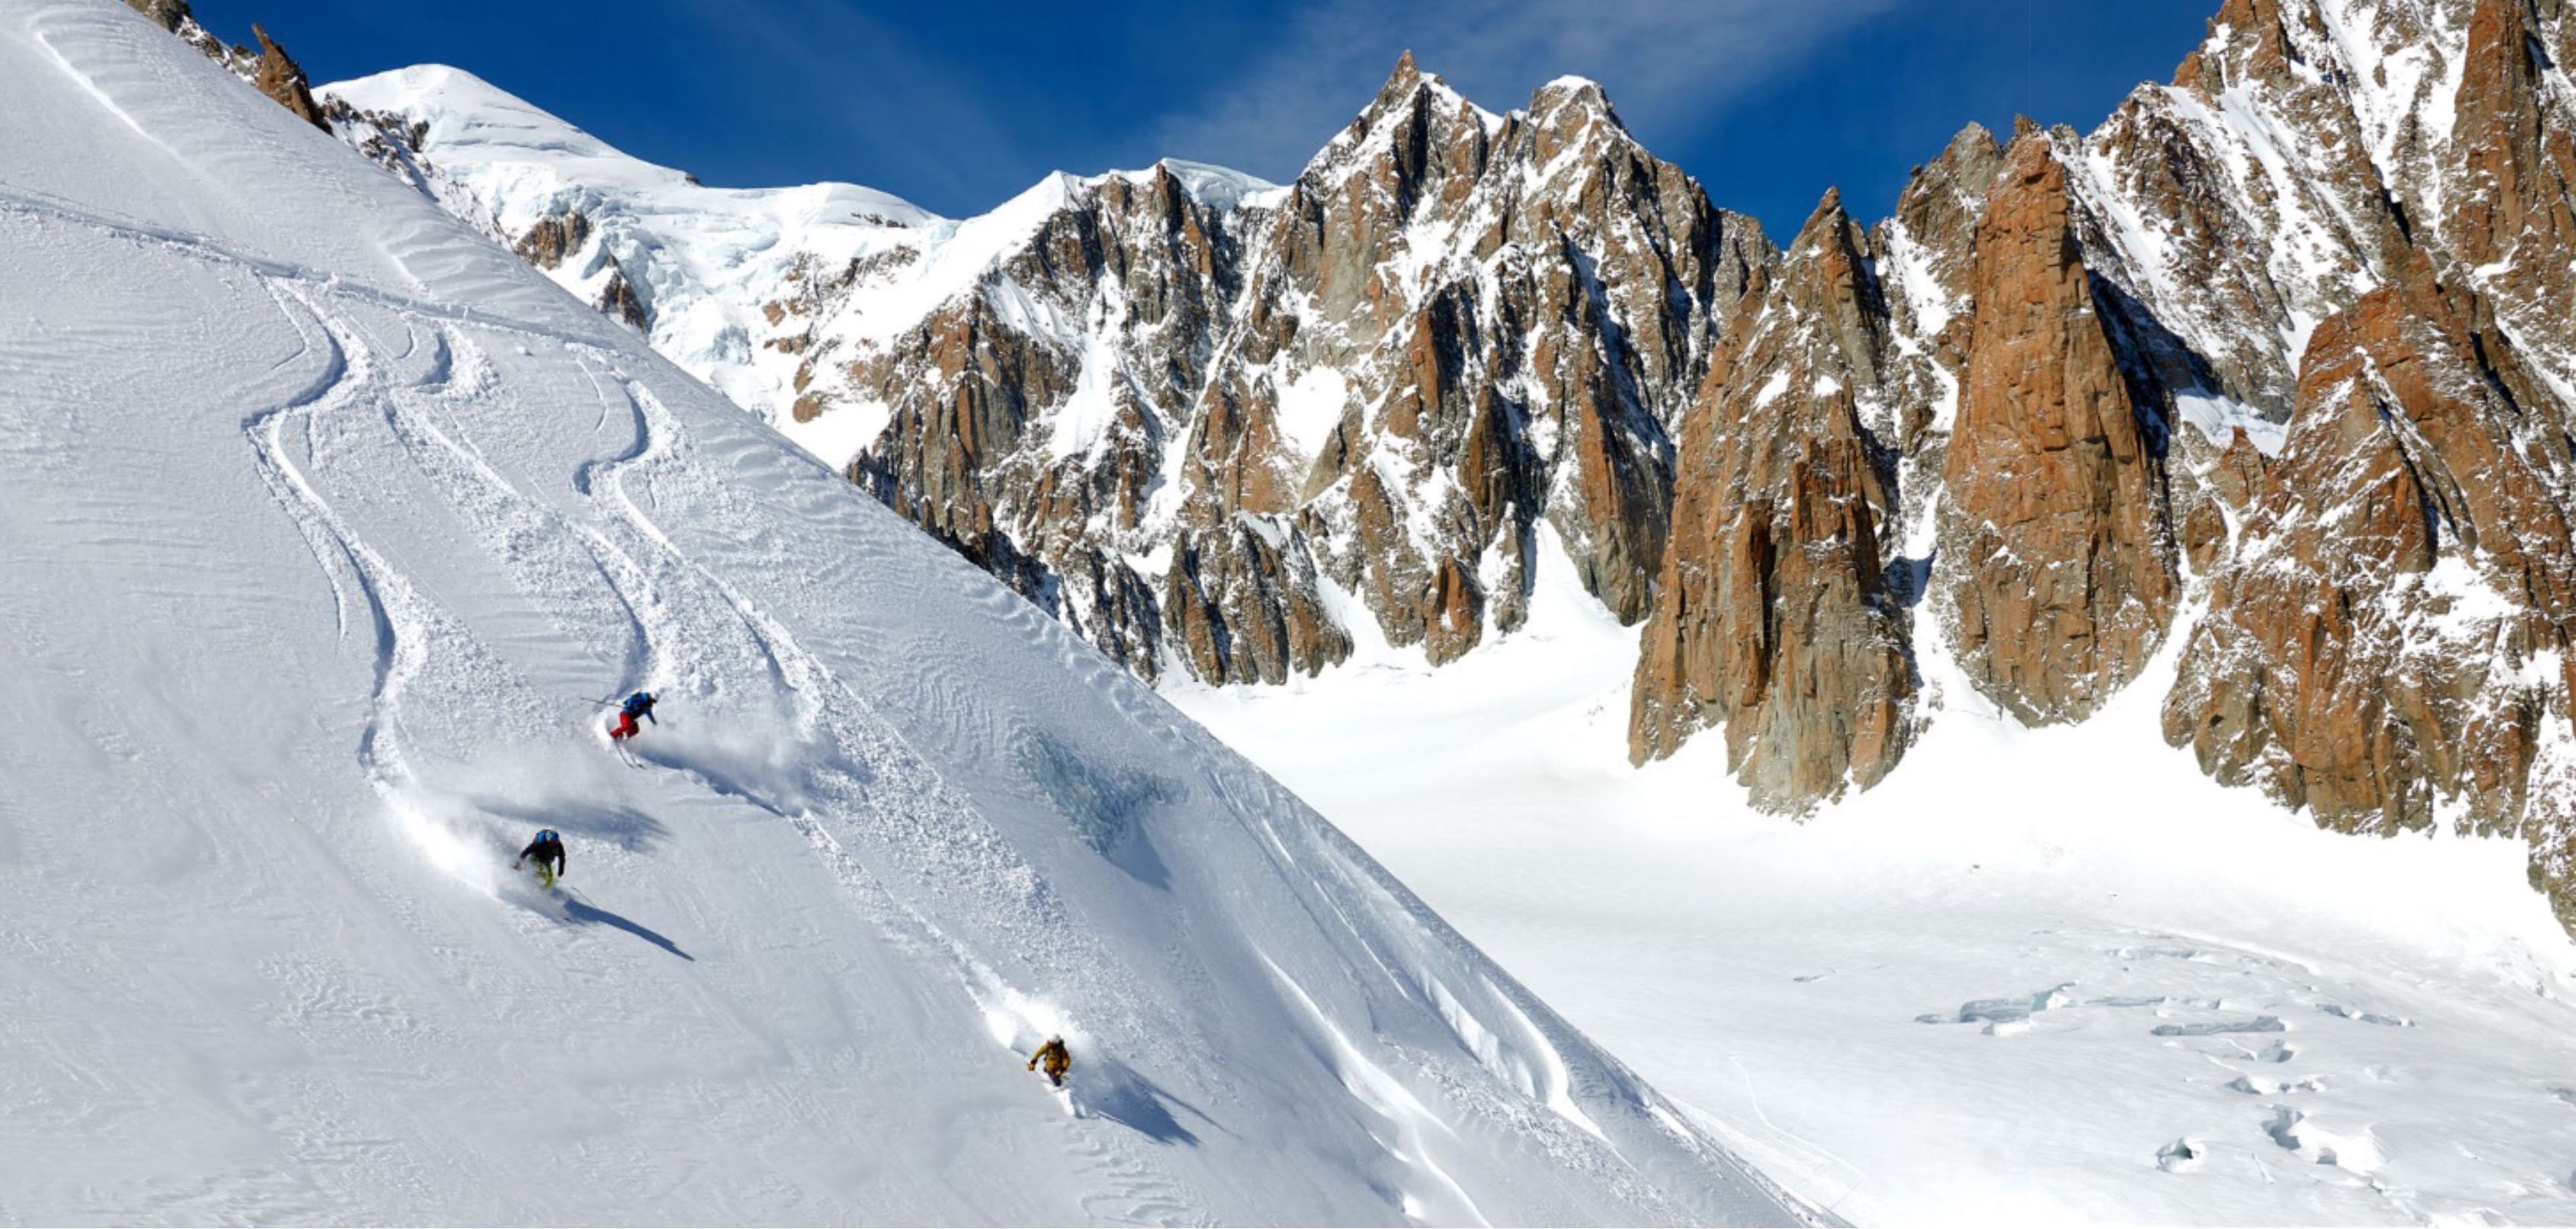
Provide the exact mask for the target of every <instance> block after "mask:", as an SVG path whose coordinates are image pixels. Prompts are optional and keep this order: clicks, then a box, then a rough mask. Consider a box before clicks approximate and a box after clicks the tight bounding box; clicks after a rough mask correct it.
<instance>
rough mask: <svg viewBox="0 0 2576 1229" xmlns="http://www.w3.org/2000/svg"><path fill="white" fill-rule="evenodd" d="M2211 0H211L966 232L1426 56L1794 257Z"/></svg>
mask: <svg viewBox="0 0 2576 1229" xmlns="http://www.w3.org/2000/svg"><path fill="white" fill-rule="evenodd" d="M2217 7H2218V0H2065V2H2054V3H2052V2H2050V0H1444V2H1441V3H1409V4H1400V3H1385V2H1379V0H1312V2H1309V3H1303V4H1282V3H1275V2H1271V0H1198V2H1196V3H1188V4H1172V3H1162V4H1152V5H1144V4H1139V5H1128V6H1102V7H1084V6H1074V5H1063V4H1045V3H1027V2H1023V0H986V2H984V3H962V4H961V3H939V2H937V0H932V2H930V3H920V2H918V0H915V2H914V3H907V4H903V5H891V4H872V3H861V2H858V0H534V2H530V0H519V2H517V3H497V2H494V0H369V2H368V3H364V4H357V3H350V2H349V0H196V9H197V14H198V17H199V19H200V20H202V21H204V22H205V23H206V24H207V25H208V26H209V27H210V28H212V29H213V30H214V31H215V32H216V33H217V34H220V35H222V36H224V37H226V38H228V39H233V40H236V41H244V42H247V41H249V30H250V23H251V22H252V21H254V20H256V21H259V22H261V23H263V24H264V25H265V26H266V27H267V29H268V31H269V33H270V34H271V35H272V36H274V37H276V38H277V39H279V40H280V41H281V42H284V43H285V44H286V45H287V47H288V49H289V50H290V51H292V52H293V53H294V54H295V56H296V57H297V58H298V59H299V60H301V61H303V63H304V65H305V67H306V69H307V70H308V71H310V72H311V73H312V74H313V77H314V79H315V80H316V81H317V82H318V81H329V80H334V79H338V78H344V77H353V76H360V75H364V74H366V73H371V72H375V71H378V70H381V69H386V68H396V67H400V66H402V65H405V64H414V63H421V62H425V61H437V62H443V63H448V64H454V65H457V66H459V67H462V68H465V69H468V70H470V71H472V72H474V73H476V74H477V75H480V76H482V77H484V78H485V79H487V80H490V81H491V82H493V83H494V84H496V85H499V86H501V87H502V88H504V89H507V90H509V91H511V92H513V93H515V94H518V95H520V96H521V97H524V98H526V99H528V100H529V101H531V102H534V103H536V104H537V105H539V106H542V107H544V108H546V109H547V110H549V111H552V112H554V113H556V114H558V115H561V116H563V117H564V118H566V119H568V120H571V121H572V122H574V123H576V124H579V125H580V126H582V127H583V128H586V129H589V130H590V131H591V132H593V133H596V134H598V135H599V136H601V137H602V138H604V139H606V140H608V141H610V142H611V143H613V144H615V145H617V146H619V147H620V148H623V149H625V150H626V151H627V152H629V153H632V154H634V155H636V156H638V157H642V158H646V159H649V160H651V161H654V162H660V163H664V164H667V165H671V166H678V167H682V168H685V169H687V170H690V171H693V172H696V173H697V174H698V175H699V177H700V178H702V179H703V180H705V181H706V182H708V183H710V184H723V185H728V186H768V185H778V184H790V183H805V182H810V181H814V180H818V179H840V180H848V181H852V182H856V183H862V184H866V185H868V186H869V187H873V188H879V189H883V190H885V191H888V192H893V193H895V194H897V195H899V196H903V197H906V198H908V199H910V200H912V201H913V202H915V203H917V204H920V205H922V206H924V207H926V208H929V209H932V210H935V211H938V212H941V213H945V214H950V215H964V214H972V213H978V212H981V211H983V210H985V209H989V208H991V207H992V206H994V205H996V204H999V203H1000V202H1001V201H1003V200H1005V199H1007V198H1009V197H1010V196H1012V195H1013V194H1015V193H1017V192H1018V191H1020V190H1021V189H1023V188H1025V187H1027V186H1028V185H1030V184H1032V183H1034V182H1036V181H1037V180H1038V179H1039V178H1040V177H1041V176H1043V175H1044V174H1046V173H1047V172H1048V171H1051V170H1057V169H1063V170H1070V171H1075V172H1083V173H1088V172H1093V171H1100V170H1107V169H1110V168H1113V167H1116V168H1125V167H1136V166H1143V165H1145V164H1147V163H1150V162H1152V161H1153V160H1154V159H1156V158H1158V157H1163V156H1166V155H1169V156H1175V157H1186V158H1195V159H1199V160H1201V161H1207V162H1215V163H1220V164H1223V165H1227V166H1233V167H1236V168H1239V169H1242V170H1246V171H1250V172H1252V173H1254V174H1257V175H1261V176H1264V177H1267V178H1271V179H1285V178H1288V177H1289V176H1292V175H1294V174H1295V173H1296V171H1297V169H1298V167H1299V166H1300V165H1302V164H1303V163H1304V161H1305V159H1306V157H1307V156H1308V155H1310V154H1312V153H1313V152H1314V151H1315V149H1316V148H1317V147H1319V146H1320V145H1321V144H1322V143H1323V142H1324V141H1325V140H1326V139H1327V138H1329V137H1330V136H1331V135H1332V134H1333V133H1334V132H1335V131H1336V130H1338V129H1339V128H1340V127H1341V126H1342V125H1343V124H1345V123H1347V122H1348V121H1349V119H1350V117H1351V116H1352V115H1353V114H1354V113H1356V112H1357V111H1358V110H1359V108H1360V107H1361V106H1362V105H1364V104H1365V103H1366V102H1367V101H1368V99H1369V98H1370V97H1371V96H1372V95H1373V94H1374V93H1375V92H1376V90H1377V87H1378V85H1379V84H1380V83H1381V82H1382V81H1383V80H1384V79H1385V77H1386V74H1387V72H1388V70H1389V69H1391V68H1392V67H1393V66H1394V64H1395V60H1396V57H1397V55H1398V54H1399V53H1401V52H1402V51H1404V50H1406V49H1408V48H1410V49H1411V50H1412V51H1413V52H1414V54H1415V58H1416V60H1417V61H1418V62H1419V63H1420V64H1421V65H1422V67H1423V68H1424V69H1426V70H1428V71H1431V72H1436V73H1439V74H1440V75H1442V76H1443V77H1446V78H1447V79H1448V80H1449V81H1450V83H1451V84H1453V85H1455V86H1456V87H1458V88H1459V90H1460V91H1462V92H1463V93H1465V94H1466V95H1467V96H1468V97H1470V98H1472V99H1475V100H1476V101H1477V102H1479V103H1481V104H1483V105H1484V106H1486V107H1488V108H1491V109H1494V110H1498V111H1500V110H1509V109H1511V108H1513V107H1517V106H1519V105H1521V104H1522V103H1523V102H1525V101H1526V100H1527V99H1528V97H1529V93H1530V91H1531V90H1532V89H1534V88H1536V87H1537V86H1538V85H1539V84H1540V83H1542V82H1545V81H1547V80H1548V79H1550V78H1553V77H1556V76H1558V75H1560V74H1565V73H1576V74H1580V75H1583V76H1588V77H1592V78H1595V79H1597V80H1599V81H1600V82H1602V84H1603V86H1604V87H1605V88H1606V89H1607V90H1608V92H1609V95H1610V98H1611V101H1612V102H1613V103H1614V104H1616V105H1617V106H1618V108H1619V110H1620V113H1621V115H1622V116H1623V117H1624V118H1625V119H1626V120H1627V122H1628V126H1629V127H1630V129H1631V130H1633V131H1634V132H1636V134H1637V135H1638V137H1639V138H1640V139H1641V140H1643V141H1644V142H1645V144H1646V146H1647V147H1648V148H1649V149H1652V150H1653V151H1654V152H1655V153H1656V154H1658V155H1660V156H1661V157H1663V158H1665V159H1667V160H1669V161H1672V162H1674V163H1677V164H1679V165H1680V166H1681V167H1682V168H1683V169H1684V170H1687V171H1689V172H1690V173H1692V174H1693V175H1695V176H1697V177H1698V178H1699V179H1700V181H1701V182H1702V183H1703V184H1705V185H1706V186H1707V188H1708V190H1709V194H1710V196H1711V197H1713V198H1714V199H1715V200H1716V201H1717V202H1718V203H1719V204H1720V205H1724V206H1727V207H1729V208H1733V209H1739V210H1742V211H1744V212H1748V213H1752V214H1754V215H1755V216H1757V217H1759V218H1761V219H1762V221H1763V224H1764V227H1765V229H1767V230H1769V231H1770V232H1771V233H1772V234H1773V236H1774V237H1775V238H1778V239H1781V240H1783V241H1785V240H1786V239H1787V237H1788V232H1790V231H1791V230H1794V229H1795V228H1796V226H1797V225H1798V223H1799V222H1800V221H1802V220H1804V218H1805V217H1806V215H1807V213H1808V211H1809V210H1810V209H1811V208H1812V207H1813V206H1814V204H1815V202H1816V200H1817V198H1818V197H1819V196H1821V195H1822V194H1823V193H1824V190H1825V189H1826V188H1827V187H1829V186H1833V185H1840V186H1841V187H1842V188H1843V192H1844V196H1845V198H1846V199H1847V200H1848V201H1849V202H1850V203H1851V206H1852V208H1853V211H1854V212H1855V213H1857V214H1860V215H1862V217H1863V218H1864V219H1868V220H1874V219H1875V218H1877V217H1878V216H1880V215H1882V214H1884V213H1886V212H1887V211H1888V210H1889V209H1890V208H1891V207H1892V206H1893V204H1894V202H1895V199H1896V193H1897V191H1898V189H1899V188H1900V187H1902V186H1903V184H1904V181H1905V176H1906V173H1907V172H1908V171H1909V170H1910V169H1911V168H1912V167H1913V166H1914V165H1915V164H1917V163H1919V162H1922V161H1924V160H1926V159H1929V158H1931V157H1933V156H1935V155H1937V154H1938V153H1939V152H1940V150H1941V148H1942V147H1943V146H1944V145H1945V144H1947V143H1948V140H1949V137H1950V135H1951V134H1952V133H1953V132H1956V131H1957V130H1958V128H1959V127H1960V126H1961V125H1962V124H1964V123H1966V122H1967V121H1969V120H1977V121H1980V122H1983V123H1985V124H1986V125H1988V126H1989V127H1993V128H1996V129H1998V130H2002V129H2004V128H2005V127H2007V126H2008V125H2009V124H2010V123H2011V122H2012V117H2013V116H2014V115H2015V114H2016V113H2026V114H2029V115H2031V116H2032V117H2034V118H2036V119H2039V120H2041V121H2042V122H2046V123H2059V122H2064V123H2071V124H2074V125H2076V126H2077V127H2079V128H2089V127H2090V126H2092V125H2093V124H2094V123H2096V122H2098V121H2099V120H2100V119H2101V118H2102V117H2103V116H2105V115H2107V114H2109V113H2110V111H2111V109H2112V108H2113V107H2114V106H2116V105H2118V103H2119V101H2120V99H2121V98H2122V97H2123V96H2125V95H2126V94H2127V93H2128V92H2129V90H2130V89H2131V88H2132V87H2134V86H2135V85H2136V84H2137V83H2138V82H2140V81H2144V80H2148V79H2155V80H2164V79H2166V78H2168V77H2169V76H2170V75H2171V73H2172V71H2173V67H2174V65H2175V64H2176V63H2177V62H2178V61H2180V60H2181V58H2182V57H2183V55H2184V54H2185V53H2186V52H2187V51H2189V50H2190V49H2191V48H2192V47H2193V46H2194V45H2195V44H2196V43H2197V42H2198V41H2199V39H2200V36H2201V32H2202V28H2203V25H2204V23H2205V22H2206V20H2207V18H2208V17H2209V16H2210V15H2211V14H2212V13H2214V12H2215V11H2216V10H2217Z"/></svg>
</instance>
